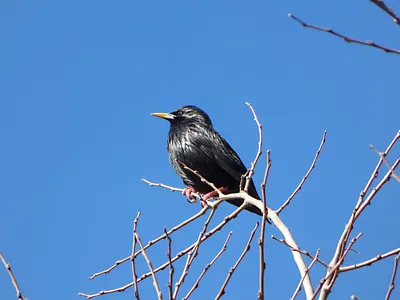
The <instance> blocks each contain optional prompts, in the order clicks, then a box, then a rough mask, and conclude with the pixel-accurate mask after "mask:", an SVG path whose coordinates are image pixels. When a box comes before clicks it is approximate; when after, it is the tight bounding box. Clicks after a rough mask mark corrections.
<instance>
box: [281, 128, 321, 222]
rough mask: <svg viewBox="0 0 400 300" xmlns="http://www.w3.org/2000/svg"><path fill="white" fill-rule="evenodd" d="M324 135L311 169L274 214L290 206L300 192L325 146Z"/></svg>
mask: <svg viewBox="0 0 400 300" xmlns="http://www.w3.org/2000/svg"><path fill="white" fill-rule="evenodd" d="M326 133H327V131H326V130H325V131H324V134H323V135H322V141H321V144H320V145H319V147H318V150H317V153H315V157H314V160H313V162H312V164H311V167H310V168H309V169H308V171H307V173H306V175H305V176H304V177H303V179H302V180H301V181H300V183H299V185H298V186H297V188H296V189H295V190H294V192H293V193H292V194H291V195H290V197H289V198H288V199H287V200H286V201H285V203H283V204H282V206H281V207H280V208H279V209H278V210H277V211H276V213H277V214H278V215H279V214H280V213H281V212H282V210H283V209H284V208H285V207H286V206H288V205H289V204H290V201H292V199H293V198H294V196H296V194H297V193H298V192H299V191H300V190H301V188H302V187H303V184H304V182H305V181H306V180H307V178H308V176H310V174H311V171H312V170H313V169H314V168H315V165H316V163H317V160H318V157H319V154H320V153H321V150H322V147H323V146H324V144H325V141H326Z"/></svg>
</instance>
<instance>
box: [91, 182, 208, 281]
mask: <svg viewBox="0 0 400 300" xmlns="http://www.w3.org/2000/svg"><path fill="white" fill-rule="evenodd" d="M143 181H145V182H146V183H149V185H150V186H158V187H163V188H166V186H165V185H163V186H161V185H160V184H157V183H155V184H154V183H152V182H150V181H148V180H143ZM167 189H168V188H167ZM172 189H175V188H172ZM177 190H178V189H177ZM179 190H181V191H182V190H183V189H179ZM209 209H210V207H209V206H205V207H203V208H202V209H201V210H200V211H199V212H198V213H197V214H195V215H193V216H191V217H190V218H188V219H186V220H184V221H183V222H181V223H180V224H178V225H176V226H175V227H173V228H172V229H170V230H169V231H168V235H170V234H172V233H174V232H176V231H177V230H179V229H181V228H182V227H184V226H186V225H188V224H190V223H191V222H193V221H195V220H197V219H198V218H200V217H201V216H203V215H204V214H205V213H206V212H207V210H209ZM166 237H167V235H166V234H165V233H164V234H162V235H160V236H159V237H157V238H155V239H153V240H151V241H149V242H148V243H147V245H146V246H144V250H146V249H148V248H150V247H151V246H152V245H154V244H156V243H158V242H159V241H161V240H163V239H165V238H166ZM141 252H142V250H138V251H137V252H136V253H135V257H137V256H138V255H139V254H140V253H141ZM131 257H132V256H131V255H129V256H127V257H125V258H123V259H120V260H117V261H116V262H115V263H114V264H113V265H112V266H111V267H109V268H107V269H105V270H103V271H100V272H97V273H94V274H93V275H92V276H90V277H89V279H90V280H92V279H94V278H96V277H98V276H101V275H105V274H108V273H110V272H111V271H112V270H114V269H115V268H116V267H118V266H119V265H120V264H123V263H124V262H127V261H129V260H130V259H131Z"/></svg>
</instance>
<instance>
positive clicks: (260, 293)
mask: <svg viewBox="0 0 400 300" xmlns="http://www.w3.org/2000/svg"><path fill="white" fill-rule="evenodd" d="M270 168H271V153H270V151H269V150H268V151H267V167H266V169H265V174H264V180H263V182H262V184H261V191H262V199H263V200H262V201H263V204H264V205H263V208H264V210H263V216H262V221H261V233H260V238H259V239H258V245H259V247H260V276H259V277H260V284H259V290H258V300H263V299H264V297H265V291H264V281H265V279H264V278H265V266H266V264H265V259H264V257H265V254H264V253H265V247H264V244H265V224H266V222H267V213H268V209H267V194H266V190H265V187H266V185H267V180H268V174H269V170H270Z"/></svg>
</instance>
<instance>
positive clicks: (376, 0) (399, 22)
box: [371, 0, 400, 25]
mask: <svg viewBox="0 0 400 300" xmlns="http://www.w3.org/2000/svg"><path fill="white" fill-rule="evenodd" d="M371 2H372V3H375V4H376V5H378V6H379V7H380V8H381V9H382V10H384V11H385V12H386V13H387V14H388V15H389V16H391V17H392V18H393V22H395V23H396V24H397V25H400V18H399V17H398V16H397V15H396V14H395V13H394V12H393V10H392V9H390V8H389V7H388V6H386V4H385V3H384V2H383V1H382V0H371Z"/></svg>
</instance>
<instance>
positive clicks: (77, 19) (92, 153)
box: [0, 0, 400, 300]
mask: <svg viewBox="0 0 400 300" xmlns="http://www.w3.org/2000/svg"><path fill="white" fill-rule="evenodd" d="M390 4H392V3H390ZM393 9H394V10H395V11H397V12H399V11H400V6H399V5H398V4H396V6H393ZM288 13H293V14H295V15H296V16H298V17H299V18H301V19H303V20H304V21H308V22H310V23H313V24H316V25H321V26H325V27H332V28H334V29H335V30H337V31H339V32H341V33H347V34H348V35H350V36H352V37H356V38H360V39H370V40H374V41H376V42H380V43H383V44H385V45H387V46H388V47H394V48H395V47H397V48H399V47H400V44H399V42H398V39H396V37H397V36H398V28H397V27H396V25H395V24H393V22H392V20H391V18H390V17H388V16H387V15H385V14H384V13H383V12H381V11H380V10H379V9H378V8H377V7H375V6H374V5H373V4H371V3H370V2H369V1H350V2H349V1H347V2H346V1H336V2H335V1H323V2H321V1H300V2H299V1H252V2H244V1H196V2H194V1H172V2H171V1H168V2H165V1H118V2H115V1H114V2H110V1H69V2H68V3H67V2H64V3H62V2H58V1H41V0H39V1H34V2H33V1H2V2H1V3H0V35H1V37H2V46H1V47H0V61H1V68H0V82H1V89H0V98H1V102H0V128H1V129H0V134H1V135H0V136H1V140H2V145H3V146H2V147H0V157H1V160H0V164H1V168H0V181H1V189H0V197H1V202H2V205H1V211H2V214H1V218H0V228H1V229H2V230H1V236H0V251H2V253H3V254H4V255H5V257H6V259H7V260H8V261H9V262H10V263H11V265H12V268H13V270H14V272H15V275H16V276H17V278H18V282H19V284H20V287H21V289H22V292H23V294H24V295H26V296H27V297H28V298H29V299H32V300H33V299H54V298H55V297H56V298H57V299H77V298H78V296H77V294H78V292H87V293H91V292H97V291H99V290H102V289H110V288H114V287H118V286H120V285H124V284H126V283H128V282H130V281H131V278H132V277H131V273H130V265H126V266H121V267H120V268H119V269H117V270H115V271H114V272H112V273H111V274H109V275H106V276H104V277H103V278H98V279H95V280H93V281H89V280H87V277H88V276H90V275H92V274H93V273H94V272H97V271H100V270H102V269H104V268H106V267H108V266H110V265H111V264H112V263H113V262H114V261H115V260H117V259H120V258H123V257H125V256H127V255H128V254H129V252H130V248H131V242H132V222H133V219H134V217H135V216H136V213H137V211H138V210H141V212H142V217H141V220H140V222H139V234H140V235H141V238H142V240H143V241H148V240H149V239H151V238H154V237H156V236H158V235H159V234H160V233H161V232H162V230H163V228H164V226H166V227H167V228H171V227H172V226H173V225H175V224H177V223H179V222H181V221H182V220H184V219H185V218H187V217H188V216H190V215H192V214H194V213H195V212H196V211H198V210H199V205H190V204H188V203H186V201H185V199H184V198H183V197H182V196H180V195H178V194H173V193H170V192H168V191H166V190H161V189H157V188H150V187H149V186H147V185H146V184H144V183H142V182H141V180H140V179H141V178H147V179H149V180H152V181H155V182H163V183H166V184H170V185H173V186H177V187H181V186H182V184H181V181H180V179H179V177H178V176H177V175H176V174H175V173H174V171H173V169H172V168H171V166H170V165H169V163H168V158H167V153H166V149H165V143H166V138H167V133H168V124H167V122H165V121H162V120H159V119H155V118H152V117H150V113H151V112H155V111H166V112H169V111H172V110H174V109H175V108H177V107H179V106H181V105H185V104H194V105H197V106H199V107H201V108H203V109H204V110H205V111H207V112H208V113H209V115H210V117H211V118H212V120H213V123H214V125H215V127H216V129H217V130H218V131H219V132H220V133H221V134H222V135H223V136H224V137H225V138H226V139H227V140H228V141H229V143H230V144H231V145H232V146H233V148H234V149H235V150H236V151H237V152H238V153H239V155H240V156H241V157H242V159H243V161H244V162H245V163H246V164H247V165H248V164H249V163H250V162H251V160H252V159H253V158H254V155H255V152H256V149H257V139H258V136H257V128H256V127H255V124H254V121H253V118H252V115H251V112H250V110H249V109H248V108H247V106H246V105H245V104H244V102H245V101H248V102H250V103H252V104H253V105H254V107H255V109H256V111H257V113H258V116H259V119H260V121H261V122H262V123H263V125H264V134H265V140H264V146H265V148H267V149H270V150H271V154H272V161H273V167H272V170H271V173H270V179H269V187H268V196H269V205H270V206H271V207H273V208H277V207H279V206H280V204H281V203H282V202H283V201H284V200H285V199H286V197H287V196H288V195H290V193H291V192H292V191H293V189H294V188H295V187H296V186H297V184H298V182H299V181H300V180H301V178H302V176H303V175H304V174H305V172H306V171H307V169H308V167H309V165H310V163H311V161H312V159H313V157H314V153H315V150H316V149H317V147H318V145H319V143H320V140H321V137H322V133H323V131H324V130H325V129H327V130H328V140H327V143H326V145H325V149H324V150H323V153H322V154H321V156H320V160H319V162H318V165H317V168H316V169H315V171H314V173H313V174H312V175H311V177H310V178H309V180H308V182H307V183H306V185H305V186H304V188H303V189H302V191H301V192H300V194H299V195H298V197H297V198H296V199H295V201H294V202H293V203H292V204H291V205H290V207H289V208H288V209H287V210H286V211H285V212H284V213H283V214H282V219H283V220H284V221H285V222H286V224H287V225H288V226H289V227H290V228H291V231H292V233H293V234H294V237H295V239H296V240H297V242H298V244H299V245H300V247H301V248H304V249H306V250H308V251H309V252H311V253H313V252H315V251H316V249H317V248H321V254H320V256H321V258H322V259H324V260H326V261H329V259H330V258H331V256H332V254H333V247H334V245H335V244H336V242H337V239H338V238H339V235H340V233H341V231H342V229H343V226H344V224H345V222H346V220H347V219H348V217H349V215H350V213H351V210H352V207H353V206H354V204H355V202H356V200H357V196H358V194H359V192H360V191H361V189H362V188H363V186H364V185H365V183H366V181H367V180H368V178H369V176H370V174H371V172H372V170H373V169H374V167H375V164H376V162H377V160H378V157H377V155H376V154H375V153H373V152H372V151H371V150H370V149H369V147H368V145H369V144H374V145H375V147H377V149H379V150H384V148H385V147H386V146H387V145H388V144H389V142H390V141H391V140H392V138H393V137H394V135H395V134H396V132H397V131H398V130H399V117H398V112H399V111H400V101H399V99H398V95H399V83H398V69H399V56H396V55H393V54H392V55H390V54H386V53H384V52H383V51H379V50H376V49H373V48H368V47H363V46H357V45H352V44H347V43H345V42H343V41H341V40H339V39H337V38H335V37H333V36H330V35H328V34H325V33H320V32H316V31H313V30H309V29H304V28H302V27H301V26H300V25H299V24H297V23H296V22H295V21H293V20H290V19H288V18H287V14H288ZM396 30H397V31H396ZM399 151H400V146H397V147H396V148H395V149H394V150H393V154H392V156H389V160H390V161H394V159H395V158H397V157H398V156H399ZM264 166H265V159H262V160H261V163H260V165H259V167H258V169H257V170H256V174H255V180H256V183H257V185H258V184H259V183H260V180H261V178H262V175H263V172H264ZM399 189H400V185H399V184H398V183H396V182H395V181H391V182H390V183H389V184H388V185H387V186H386V187H385V189H384V190H383V191H382V192H381V193H380V194H379V197H377V198H376V199H375V200H376V201H374V202H373V205H372V206H371V207H369V208H368V210H367V212H366V213H365V214H364V216H363V217H362V218H361V219H360V220H359V222H358V223H357V225H356V227H355V234H357V233H358V232H360V231H362V232H363V233H364V236H363V237H362V238H361V239H360V240H359V241H358V242H357V244H356V246H355V248H356V249H357V251H359V253H360V254H359V255H357V254H355V253H350V255H349V257H348V259H347V260H346V262H347V263H351V262H352V263H355V262H357V261H362V260H365V259H367V258H370V257H372V256H375V255H376V254H378V253H382V252H386V251H389V250H391V249H393V248H397V247H399V238H398V236H399V235H398V230H397V229H396V228H399V226H400V220H399V218H398V211H399V209H400V203H399V201H398V200H399V197H398V195H399ZM230 211H232V207H231V206H229V205H228V204H226V205H223V206H222V207H221V208H220V209H219V211H218V213H217V217H216V218H215V220H214V223H216V222H217V221H218V220H221V219H222V218H223V216H224V215H225V214H227V213H229V212H230ZM257 220H258V218H257V217H256V216H253V215H251V214H249V213H243V214H241V215H240V217H239V218H238V219H236V220H235V221H233V222H232V224H230V225H229V226H227V227H226V228H225V229H224V230H223V231H222V232H221V233H220V234H218V235H216V236H215V237H213V238H212V239H211V240H209V241H208V242H207V243H206V244H205V245H204V246H202V248H201V250H200V255H199V258H198V260H197V263H196V264H195V265H194V266H193V273H192V276H191V277H189V278H188V279H187V281H186V285H185V286H184V287H183V288H182V294H181V295H182V296H183V295H184V294H185V293H184V292H185V291H187V290H188V289H189V288H190V287H191V283H193V282H194V280H195V279H196V278H197V275H198V274H199V272H201V270H202V268H203V266H204V265H205V264H206V263H207V262H208V261H209V260H211V258H212V257H213V256H214V255H215V253H216V252H217V251H219V249H220V247H221V246H222V244H223V242H224V240H225V237H226V235H227V233H228V232H229V231H230V230H232V231H233V236H232V240H231V242H230V244H229V246H228V251H227V252H226V253H225V254H224V255H223V257H221V259H220V261H219V262H218V263H217V264H216V265H215V266H214V267H213V269H211V270H210V273H209V274H208V276H207V277H206V278H205V279H204V282H203V283H202V284H201V285H200V288H199V290H198V291H197V292H196V293H195V294H194V297H193V299H212V298H213V297H214V296H215V295H216V293H217V291H218V290H219V287H220V286H221V285H222V283H223V281H224V279H225V276H226V274H227V271H228V269H229V267H230V266H232V265H233V264H234V262H235V261H236V259H237V257H238V255H239V254H240V252H241V251H242V249H243V247H244V245H245V243H246V241H247V238H248V234H249V232H250V230H251V229H252V228H253V226H254V223H255V222H256V221H257ZM201 226H202V223H197V224H195V225H193V226H191V227H190V228H187V229H186V230H185V231H184V232H182V233H180V234H177V235H176V236H173V237H172V238H173V251H175V253H176V252H177V251H179V250H181V249H183V248H184V247H185V245H187V244H189V243H191V242H192V241H193V240H194V239H196V236H197V232H198V231H199V229H200V228H201ZM271 234H274V235H276V236H278V237H281V236H280V234H279V232H278V231H277V230H276V229H275V228H273V227H271V226H269V227H268V229H267V234H266V236H267V248H266V255H267V257H266V262H267V275H266V293H267V294H268V297H269V298H270V299H288V298H289V297H290V296H291V295H292V293H293V291H294V289H295V288H296V286H297V283H298V280H299V275H298V272H297V269H296V266H295V265H294V262H293V260H292V258H291V254H290V252H289V251H288V249H287V248H285V247H284V246H282V245H280V244H278V243H277V242H275V241H272V240H270V239H269V236H270V235H271ZM149 255H150V257H151V258H152V260H153V263H154V264H155V265H158V264H160V263H162V262H164V261H165V259H166V256H165V255H166V244H165V243H164V242H162V243H161V244H160V245H159V246H157V247H155V248H154V249H152V250H151V251H149ZM140 261H141V260H140ZM138 264H139V266H138V267H139V270H140V271H141V272H143V271H146V272H147V267H146V265H145V264H143V263H142V262H138ZM179 266H181V265H180V264H177V268H179ZM322 271H323V270H322V269H321V268H320V267H319V266H317V267H316V268H315V270H314V272H313V273H312V279H313V281H314V285H317V282H318V279H319V277H320V276H321V275H322V274H323V272H322ZM391 272H392V259H389V260H387V261H383V262H380V263H379V264H376V265H374V266H372V267H368V268H365V269H362V270H358V271H355V272H354V273H349V274H344V275H343V276H341V277H339V280H338V282H337V286H336V288H335V289H334V292H333V294H332V299H349V297H350V296H351V295H352V294H356V295H357V296H358V297H359V298H360V299H363V300H365V299H381V298H382V297H383V296H384V295H385V294H386V291H387V288H388V283H389V280H390V276H391ZM178 274H179V273H178ZM257 274H258V248H257V246H256V244H255V243H254V244H253V247H252V249H251V251H250V252H249V253H248V255H247V256H246V257H245V259H244V262H243V264H242V265H241V266H240V267H239V269H238V270H237V273H235V274H234V275H233V278H232V282H231V284H230V286H228V289H227V294H226V297H225V298H226V299H245V298H247V297H249V299H250V298H251V299H253V298H254V297H255V295H256V293H257V285H258V277H257ZM159 280H160V281H161V282H163V283H164V285H163V291H166V284H165V283H166V280H167V273H165V272H164V273H161V274H160V275H159ZM0 282H1V286H2V288H1V290H0V298H1V299H13V297H15V292H14V289H13V286H12V285H11V282H10V280H9V278H8V274H7V273H6V272H5V270H4V269H3V270H1V271H0ZM367 282H368V284H366V283H367ZM140 292H141V296H142V298H143V299H154V297H155V292H154V290H153V287H152V283H151V281H148V282H144V283H143V284H141V285H140ZM301 297H303V295H301ZM301 297H300V298H299V299H301ZM393 297H394V298H396V297H400V290H399V289H396V290H395V291H394V295H393ZM132 298H133V291H132V290H128V291H126V292H125V293H122V294H121V293H120V294H113V295H110V296H105V298H104V299H132Z"/></svg>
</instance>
